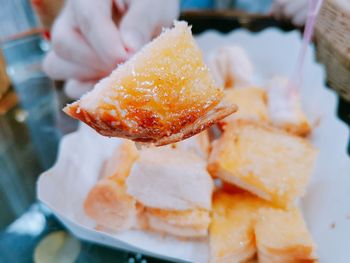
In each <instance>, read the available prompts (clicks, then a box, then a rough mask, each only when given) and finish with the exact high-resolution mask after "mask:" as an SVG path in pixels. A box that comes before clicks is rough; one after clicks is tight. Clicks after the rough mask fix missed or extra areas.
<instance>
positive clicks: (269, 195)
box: [208, 121, 317, 207]
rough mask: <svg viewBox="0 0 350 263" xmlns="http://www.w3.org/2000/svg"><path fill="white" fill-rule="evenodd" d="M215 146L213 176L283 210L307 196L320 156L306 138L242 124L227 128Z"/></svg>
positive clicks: (211, 168)
mask: <svg viewBox="0 0 350 263" xmlns="http://www.w3.org/2000/svg"><path fill="white" fill-rule="evenodd" d="M212 147H213V149H212V152H211V155H210V157H209V165H208V170H209V172H210V173H211V174H212V175H213V176H216V177H219V178H221V179H222V180H223V181H226V182H228V183H232V184H235V185H237V186H239V187H241V188H243V189H246V190H248V191H250V192H252V193H254V194H256V195H258V196H260V197H261V198H264V199H266V200H269V201H272V202H273V203H274V204H275V205H279V206H282V207H288V206H289V205H291V204H292V203H293V201H294V200H295V199H296V198H297V197H299V196H301V195H303V193H304V190H305V187H306V184H307V182H308V180H309V178H310V176H311V174H312V172H313V167H314V163H315V160H316V156H317V151H316V150H315V149H314V147H313V146H312V145H311V144H310V143H309V142H308V141H306V140H305V139H303V138H300V137H297V136H294V135H291V134H288V133H286V132H284V131H281V130H279V129H277V128H273V127H268V126H264V125H259V124H256V123H250V122H242V121H237V122H235V123H234V124H230V125H228V126H226V128H225V131H224V133H223V135H222V137H221V138H220V139H218V140H217V141H215V142H214V143H213V145H212Z"/></svg>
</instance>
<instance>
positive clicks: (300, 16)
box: [272, 0, 308, 26]
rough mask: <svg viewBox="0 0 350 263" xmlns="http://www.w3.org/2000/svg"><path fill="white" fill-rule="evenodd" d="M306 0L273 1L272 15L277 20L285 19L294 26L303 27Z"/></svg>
mask: <svg viewBox="0 0 350 263" xmlns="http://www.w3.org/2000/svg"><path fill="white" fill-rule="evenodd" d="M307 11H308V0H274V2H273V5H272V14H273V15H274V16H276V17H277V18H287V19H290V20H291V21H292V23H293V24H294V25H296V26H303V25H305V22H306V19H307Z"/></svg>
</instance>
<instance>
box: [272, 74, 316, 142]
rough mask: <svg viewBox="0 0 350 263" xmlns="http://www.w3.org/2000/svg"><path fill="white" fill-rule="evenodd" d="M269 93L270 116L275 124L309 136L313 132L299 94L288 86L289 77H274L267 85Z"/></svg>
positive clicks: (294, 132) (297, 133)
mask: <svg viewBox="0 0 350 263" xmlns="http://www.w3.org/2000/svg"><path fill="white" fill-rule="evenodd" d="M267 94H268V111H269V117H270V120H271V122H272V124H273V125H275V126H276V127H279V128H282V129H284V130H286V131H287V132H290V133H293V134H296V135H299V136H307V135H308V134H309V133H310V132H311V125H310V122H309V120H308V119H307V117H306V115H305V113H304V112H303V110H302V107H301V102H300V97H299V94H298V93H297V91H291V90H290V89H289V88H288V79H287V78H283V77H275V78H273V79H272V80H271V81H270V83H269V84H268V85H267Z"/></svg>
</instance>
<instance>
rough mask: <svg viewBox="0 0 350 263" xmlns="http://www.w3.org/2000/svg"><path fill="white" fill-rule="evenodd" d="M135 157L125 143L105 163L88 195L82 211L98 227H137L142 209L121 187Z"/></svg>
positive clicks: (130, 147) (132, 148)
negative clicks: (98, 179) (99, 178)
mask: <svg viewBox="0 0 350 263" xmlns="http://www.w3.org/2000/svg"><path fill="white" fill-rule="evenodd" d="M137 156H138V154H137V150H136V148H135V145H134V143H133V142H131V141H127V140H125V141H124V142H123V143H122V144H121V145H120V146H119V147H118V148H117V149H116V150H115V151H114V154H113V155H112V157H111V158H110V159H109V160H108V162H107V165H106V166H105V167H104V169H103V171H102V173H103V175H102V179H101V180H100V181H98V182H97V184H96V185H95V186H94V187H93V188H92V189H91V190H90V192H89V193H88V195H87V197H86V199H85V202H84V210H85V212H86V214H87V215H88V216H89V217H91V218H92V219H94V221H95V222H96V223H97V225H98V226H99V227H100V228H103V229H108V230H112V231H120V230H126V229H130V228H132V227H135V226H137V223H138V214H139V212H140V211H141V210H142V207H141V206H140V205H138V204H137V203H136V200H135V199H134V198H133V197H131V196H129V195H128V194H127V193H126V186H125V179H126V177H127V176H128V175H129V172H130V169H131V166H132V165H133V163H134V162H135V160H136V159H137Z"/></svg>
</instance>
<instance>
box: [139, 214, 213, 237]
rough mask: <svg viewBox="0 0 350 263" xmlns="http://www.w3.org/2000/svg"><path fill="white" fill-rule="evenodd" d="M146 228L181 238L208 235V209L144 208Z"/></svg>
mask: <svg viewBox="0 0 350 263" xmlns="http://www.w3.org/2000/svg"><path fill="white" fill-rule="evenodd" d="M145 215H146V218H147V221H148V228H149V229H151V230H155V231H157V232H161V233H164V234H170V235H173V236H177V237H183V238H200V237H206V236H207V235H208V227H209V223H210V215H209V211H208V210H204V209H193V210H185V211H176V210H162V209H154V208H146V209H145Z"/></svg>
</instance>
